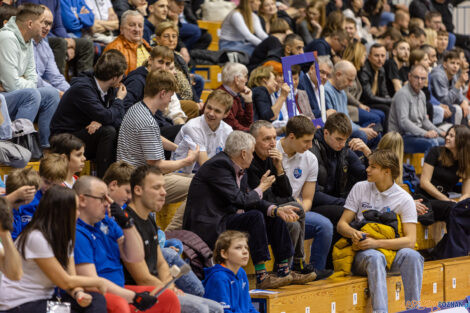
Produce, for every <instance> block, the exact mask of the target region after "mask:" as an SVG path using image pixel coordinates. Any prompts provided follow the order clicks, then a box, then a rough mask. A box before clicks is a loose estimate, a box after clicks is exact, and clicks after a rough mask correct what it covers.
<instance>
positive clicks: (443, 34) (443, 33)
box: [437, 30, 449, 37]
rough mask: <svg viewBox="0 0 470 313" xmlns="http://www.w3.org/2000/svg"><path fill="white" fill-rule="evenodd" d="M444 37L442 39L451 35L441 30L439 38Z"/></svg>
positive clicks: (438, 33)
mask: <svg viewBox="0 0 470 313" xmlns="http://www.w3.org/2000/svg"><path fill="white" fill-rule="evenodd" d="M439 36H442V37H449V33H448V32H446V31H445V30H439V31H437V37H439Z"/></svg>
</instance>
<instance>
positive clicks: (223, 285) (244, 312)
mask: <svg viewBox="0 0 470 313" xmlns="http://www.w3.org/2000/svg"><path fill="white" fill-rule="evenodd" d="M204 274H205V275H204V277H205V279H204V281H203V282H202V284H203V285H204V288H205V290H206V292H205V294H204V298H207V299H211V300H214V301H216V302H219V303H220V304H221V305H222V306H223V308H224V312H225V313H257V312H258V311H256V309H255V308H254V307H253V304H252V303H251V298H250V293H249V290H250V287H249V285H248V278H247V277H246V273H245V271H244V270H243V268H240V269H239V270H238V273H237V275H235V273H234V272H232V271H231V270H229V269H228V268H225V267H223V266H222V265H220V264H216V265H215V266H213V267H210V268H205V269H204Z"/></svg>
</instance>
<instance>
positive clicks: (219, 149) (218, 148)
mask: <svg viewBox="0 0 470 313" xmlns="http://www.w3.org/2000/svg"><path fill="white" fill-rule="evenodd" d="M222 150H224V148H222V147H221V146H218V147H217V148H216V149H215V154H217V153H219V152H222Z"/></svg>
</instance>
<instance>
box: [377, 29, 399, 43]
mask: <svg viewBox="0 0 470 313" xmlns="http://www.w3.org/2000/svg"><path fill="white" fill-rule="evenodd" d="M387 37H390V38H391V39H392V40H393V41H396V40H399V39H400V38H401V37H402V36H401V33H400V31H399V30H398V29H396V28H395V27H388V28H387V30H386V31H385V33H383V34H382V36H380V37H379V38H382V39H385V38H387Z"/></svg>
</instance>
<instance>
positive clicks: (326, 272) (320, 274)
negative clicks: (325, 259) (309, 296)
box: [314, 269, 334, 280]
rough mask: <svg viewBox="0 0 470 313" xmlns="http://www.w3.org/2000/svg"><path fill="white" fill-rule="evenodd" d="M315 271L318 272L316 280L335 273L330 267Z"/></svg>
mask: <svg viewBox="0 0 470 313" xmlns="http://www.w3.org/2000/svg"><path fill="white" fill-rule="evenodd" d="M314 271H315V273H316V274H317V278H316V279H315V280H322V279H325V278H328V277H330V276H331V275H332V274H333V273H334V271H333V270H329V269H324V270H317V269H315V270H314Z"/></svg>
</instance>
